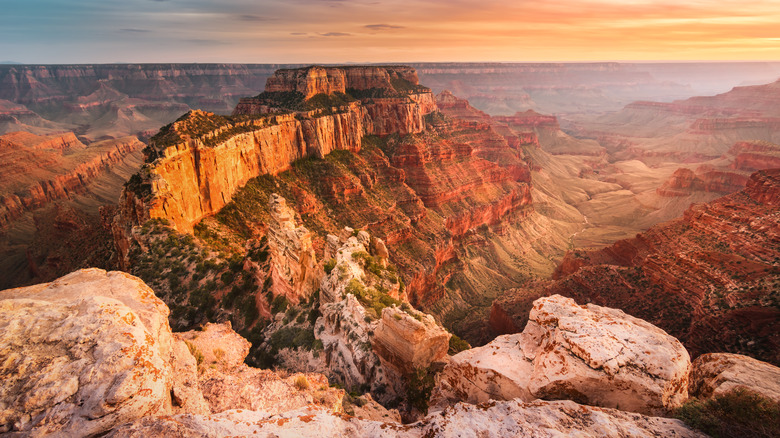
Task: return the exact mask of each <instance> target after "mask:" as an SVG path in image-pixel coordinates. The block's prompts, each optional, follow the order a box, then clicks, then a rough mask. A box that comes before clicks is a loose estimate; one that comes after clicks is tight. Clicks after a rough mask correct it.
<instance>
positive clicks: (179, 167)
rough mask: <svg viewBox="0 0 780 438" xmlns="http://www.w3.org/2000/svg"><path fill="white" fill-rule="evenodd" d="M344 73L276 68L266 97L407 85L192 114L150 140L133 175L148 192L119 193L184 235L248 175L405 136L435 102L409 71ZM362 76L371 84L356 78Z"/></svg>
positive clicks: (419, 125)
mask: <svg viewBox="0 0 780 438" xmlns="http://www.w3.org/2000/svg"><path fill="white" fill-rule="evenodd" d="M347 70H350V68H327V69H326V68H321V67H311V68H308V69H298V70H280V72H279V73H278V74H277V75H275V76H274V77H273V78H271V79H269V83H268V87H269V88H268V89H267V90H266V93H271V94H273V93H278V92H290V91H296V92H301V93H302V94H303V95H305V96H309V97H310V96H311V93H314V94H319V93H334V92H336V91H342V92H343V91H345V90H346V88H344V87H347V88H350V87H352V85H355V86H356V87H358V86H359V87H371V89H373V87H374V86H375V85H376V86H378V83H377V82H376V81H380V82H381V81H384V82H383V83H385V82H386V84H387V85H388V86H392V85H391V82H392V81H394V80H402V81H405V82H404V84H407V86H408V87H410V88H409V89H406V88H404V89H403V90H402V91H396V92H395V94H396V95H392V96H389V97H378V98H374V99H371V100H369V101H366V102H364V103H361V102H359V101H353V102H350V103H348V104H344V105H342V106H339V107H337V108H330V107H328V108H315V109H312V110H308V111H298V112H297V113H295V114H286V115H271V114H265V111H267V110H268V107H266V106H264V105H259V104H258V105H255V104H253V103H252V102H251V101H250V100H245V101H243V102H242V104H241V105H239V106H238V107H237V108H236V111H235V112H234V114H236V117H235V118H232V119H230V118H228V119H226V118H222V117H219V116H215V115H214V114H210V113H204V112H200V111H193V112H190V113H188V114H187V115H185V116H183V117H182V118H180V119H179V120H178V121H176V122H175V123H173V124H172V125H170V126H168V127H165V128H163V130H162V131H161V132H160V133H158V134H157V135H156V136H155V137H153V138H152V140H151V149H150V153H149V156H148V157H147V160H148V161H149V164H148V165H147V167H146V169H145V170H144V171H142V172H141V173H140V174H139V178H140V181H139V183H140V184H141V185H144V186H146V187H148V189H147V192H145V193H138V192H133V191H126V192H125V194H124V196H125V197H136V198H141V200H142V204H143V206H144V207H143V208H144V210H145V212H146V213H145V215H144V216H146V217H149V218H164V219H167V220H169V221H170V222H171V223H172V224H173V225H174V226H175V228H176V229H177V230H179V231H182V232H190V231H191V230H192V225H193V224H194V223H195V222H197V221H198V220H200V219H202V218H203V217H205V216H207V215H209V214H213V213H215V212H217V211H219V210H220V209H221V208H222V207H223V206H224V205H225V204H227V203H228V202H229V201H230V200H231V198H232V197H233V194H234V193H235V192H236V191H237V190H238V189H239V188H240V187H242V186H243V185H244V184H246V182H247V181H248V180H249V179H251V178H253V177H256V176H259V175H263V174H271V175H275V174H277V173H279V172H281V171H284V170H286V169H288V168H289V167H290V165H291V164H292V163H293V162H294V161H296V160H298V159H302V158H306V157H319V158H322V157H324V156H325V155H327V154H329V153H330V152H332V151H334V150H350V151H353V152H354V151H358V150H360V147H361V140H362V138H363V136H364V135H366V134H374V135H387V134H390V133H399V134H401V135H405V134H409V133H417V132H421V131H422V130H423V129H424V128H425V123H424V120H423V115H425V114H426V113H427V112H430V111H432V110H433V109H434V108H435V104H433V103H432V102H433V100H432V97H425V96H422V95H423V94H426V93H427V95H428V96H430V91H429V90H427V89H425V88H424V87H421V86H419V85H418V84H417V82H416V78H415V77H413V70H409V69H405V68H400V67H399V68H398V69H393V68H390V67H386V68H385V67H383V68H379V67H371V68H369V67H366V68H363V69H358V70H350V72H349V73H347V72H346V71H347ZM375 70H376V72H378V73H377V75H379V76H382V75H381V74H379V73H382V74H384V75H385V79H377V78H375V77H374V76H376V75H373V73H371V72H375ZM407 70H409V71H407ZM360 72H363V73H365V74H368V75H369V76H371V75H373V76H371V78H373V79H368V78H364V79H365V80H361V79H360V78H361V76H360ZM376 72H375V73H376ZM399 72H400V73H399ZM377 77H378V76H377ZM352 82H354V84H353V83H352ZM299 88H300V89H302V90H304V91H305V92H302V91H300V90H299ZM350 89H351V88H350ZM359 89H365V88H359ZM393 89H394V90H395V88H393ZM412 95H414V96H415V97H414V98H413V97H411V96H412ZM418 95H419V96H418ZM257 111H261V113H260V114H258V113H257ZM246 116H251V117H249V118H248V119H247V117H246ZM121 222H124V223H125V225H124V227H123V228H124V229H125V232H124V234H128V232H129V231H128V229H129V226H131V225H138V223H135V222H134V221H133V218H123V220H121Z"/></svg>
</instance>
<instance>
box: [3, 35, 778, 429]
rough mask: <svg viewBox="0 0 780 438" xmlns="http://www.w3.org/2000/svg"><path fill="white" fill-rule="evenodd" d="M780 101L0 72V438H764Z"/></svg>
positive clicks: (207, 75)
mask: <svg viewBox="0 0 780 438" xmlns="http://www.w3.org/2000/svg"><path fill="white" fill-rule="evenodd" d="M376 26H379V27H375V28H374V29H383V28H382V26H384V25H376ZM392 29H394V28H393V27H392V26H391V27H389V28H384V30H392ZM399 29H400V28H399ZM136 33H143V32H140V31H138V32H136ZM336 36H338V35H336ZM778 102H780V62H772V61H766V62H726V61H723V62H690V63H675V62H644V63H634V62H582V63H549V62H538V63H508V62H506V63H505V62H491V63H485V62H483V63H475V62H416V63H414V62H413V63H362V64H345V65H340V64H331V63H324V64H294V63H288V64H207V63H197V64H193V63H190V64H185V63H179V64H177V63H171V64H159V63H158V64H132V63H121V64H120V63H118V64H105V63H100V64H51V65H49V64H47V65H44V64H0V157H2V160H0V170H2V172H0V272H1V273H2V275H0V289H5V290H2V291H0V377H2V381H3V383H2V384H0V434H2V435H8V436H19V437H21V436H34V437H38V436H89V437H97V436H107V437H158V436H159V437H168V436H180V437H201V436H209V437H227V436H255V435H256V436H314V435H315V434H319V435H322V436H355V437H359V436H370V437H380V436H387V437H396V436H399V437H406V436H408V437H440V436H441V437H456V436H475V437H476V436H495V437H503V436H534V437H536V436H539V437H547V436H583V437H604V436H609V437H625V436H643V437H657V436H675V437H706V436H714V437H720V436H723V437H726V436H766V437H771V436H777V435H776V434H778V433H780V335H778V333H780V287H779V285H780V104H778Z"/></svg>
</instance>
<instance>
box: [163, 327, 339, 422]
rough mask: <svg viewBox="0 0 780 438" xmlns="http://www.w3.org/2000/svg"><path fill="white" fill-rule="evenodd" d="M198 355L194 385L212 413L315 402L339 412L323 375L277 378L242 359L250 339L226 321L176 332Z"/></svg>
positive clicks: (274, 410) (288, 407)
mask: <svg viewBox="0 0 780 438" xmlns="http://www.w3.org/2000/svg"><path fill="white" fill-rule="evenodd" d="M176 336H177V337H178V338H181V339H184V340H186V342H187V343H188V345H189V346H190V351H191V352H192V353H193V354H194V355H195V357H197V358H199V362H200V366H199V371H198V386H199V388H200V391H201V392H202V394H203V397H204V398H205V400H206V402H207V403H208V406H209V408H210V411H211V412H214V413H216V412H223V411H227V410H229V409H250V410H254V411H264V412H268V413H272V414H278V413H282V412H285V411H288V410H292V409H299V408H302V407H305V406H308V405H317V406H322V407H324V408H327V409H329V410H332V411H334V412H340V411H341V410H342V405H341V399H342V398H343V397H344V390H343V389H336V388H331V387H330V386H329V384H328V379H327V378H326V377H325V376H323V375H322V374H316V373H305V374H304V373H297V374H293V375H289V376H280V375H279V374H278V373H276V372H274V371H271V370H261V369H258V368H252V367H249V366H247V365H246V364H245V363H244V359H245V358H246V356H247V354H249V347H250V346H251V344H250V343H249V341H247V340H246V339H244V338H243V337H241V335H239V334H238V333H236V332H235V331H233V329H232V328H231V327H230V323H229V322H228V323H225V324H206V325H205V326H204V327H203V329H202V330H192V331H189V332H185V333H177V334H176Z"/></svg>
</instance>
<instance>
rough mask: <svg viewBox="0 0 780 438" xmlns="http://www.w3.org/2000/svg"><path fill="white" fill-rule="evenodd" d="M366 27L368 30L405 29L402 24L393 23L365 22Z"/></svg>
mask: <svg viewBox="0 0 780 438" xmlns="http://www.w3.org/2000/svg"><path fill="white" fill-rule="evenodd" d="M363 27H365V28H366V29H370V30H393V29H405V27H404V26H396V25H393V24H367V25H365V26H363Z"/></svg>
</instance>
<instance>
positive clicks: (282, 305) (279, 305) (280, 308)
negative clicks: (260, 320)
mask: <svg viewBox="0 0 780 438" xmlns="http://www.w3.org/2000/svg"><path fill="white" fill-rule="evenodd" d="M288 305H289V303H288V302H287V297H285V296H284V295H279V296H278V297H276V298H274V300H273V301H272V302H271V313H273V314H277V313H279V312H284V311H285V310H287V306H288Z"/></svg>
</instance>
